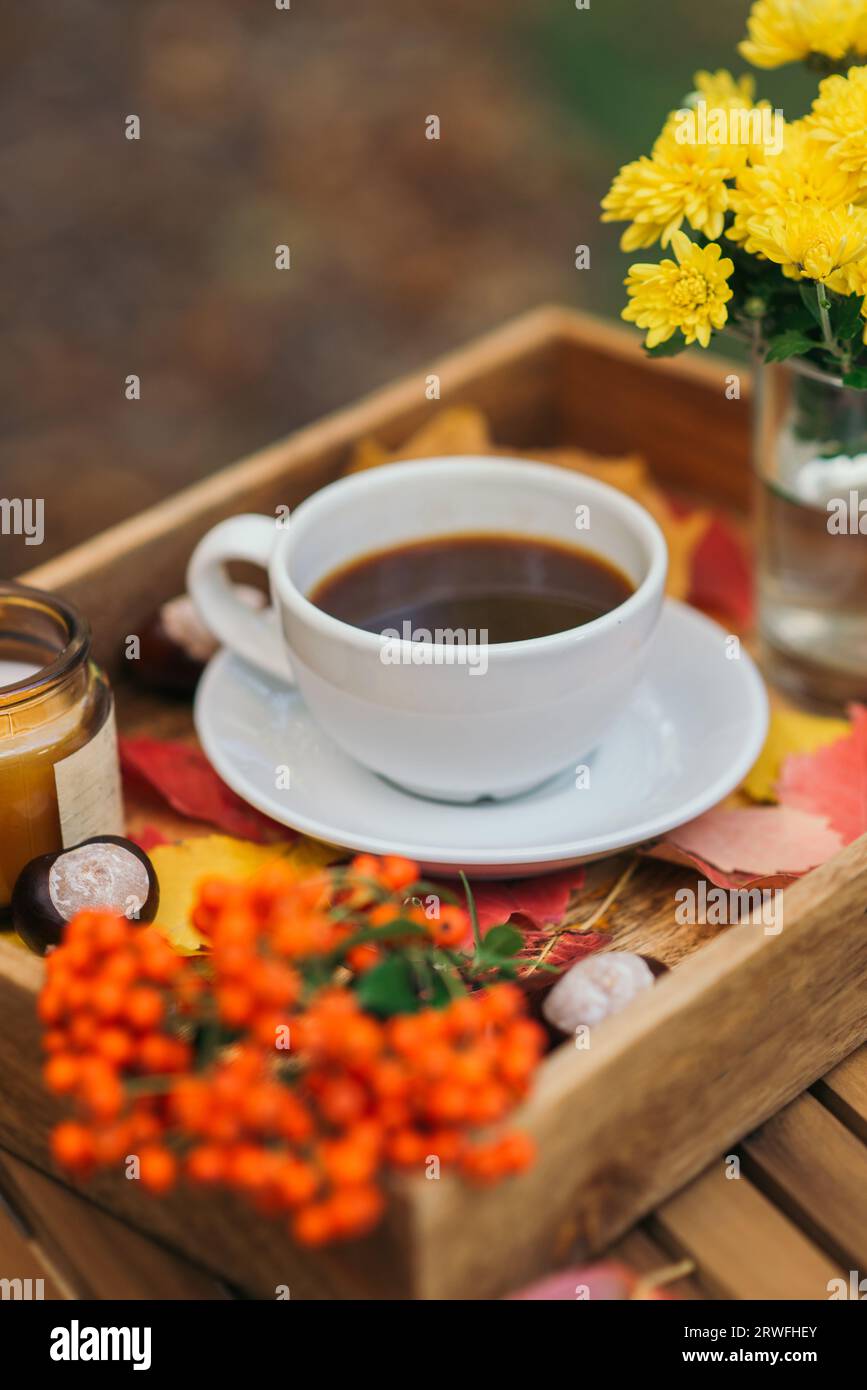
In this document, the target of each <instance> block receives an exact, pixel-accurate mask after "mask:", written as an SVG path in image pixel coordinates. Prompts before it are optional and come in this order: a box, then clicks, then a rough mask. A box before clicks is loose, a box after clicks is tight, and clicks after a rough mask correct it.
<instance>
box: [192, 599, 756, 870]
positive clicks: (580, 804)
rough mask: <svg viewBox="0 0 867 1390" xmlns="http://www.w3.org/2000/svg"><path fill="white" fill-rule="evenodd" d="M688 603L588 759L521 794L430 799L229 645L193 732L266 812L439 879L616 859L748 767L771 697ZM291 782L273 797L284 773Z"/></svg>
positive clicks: (669, 622) (699, 806)
mask: <svg viewBox="0 0 867 1390" xmlns="http://www.w3.org/2000/svg"><path fill="white" fill-rule="evenodd" d="M729 641H730V639H729V638H728V636H727V634H726V633H725V632H724V631H723V630H722V628H720V627H718V626H717V624H716V623H713V622H711V621H710V619H709V618H705V617H703V616H702V615H701V614H700V613H697V612H696V611H695V610H694V609H692V608H687V607H686V606H685V605H683V604H680V603H676V602H674V601H672V600H668V601H667V602H666V604H665V607H664V609H663V614H662V618H661V620H660V624H659V629H658V632H657V635H656V637H655V639H654V644H653V650H652V655H651V658H650V665H649V668H648V672H647V674H646V676H645V677H644V679H643V680H642V681H641V683H640V684H639V685H638V686H637V687H636V689H635V694H634V696H633V699H632V701H631V702H630V704H629V706H628V708H627V710H626V713H625V714H624V715H623V716H622V717H621V719H620V720H619V722H618V724H617V726H616V727H615V729H614V730H613V731H612V732H611V734H610V735H609V737H608V738H607V739H606V741H605V742H604V743H603V745H602V746H601V747H600V748H598V749H597V750H596V751H595V753H593V754H592V755H591V757H590V758H589V759H588V763H587V765H588V767H589V769H590V777H589V783H590V784H589V786H587V787H584V788H582V789H580V790H579V789H577V788H576V776H575V770H574V769H566V770H565V771H564V772H563V773H562V774H561V775H560V776H559V777H556V778H554V779H553V780H552V781H549V782H547V783H545V785H544V786H541V787H538V788H536V790H535V791H532V792H529V793H528V794H527V795H525V796H521V797H516V798H514V799H512V800H510V801H499V802H482V803H476V804H475V805H471V806H452V805H447V804H444V803H442V802H436V801H426V800H423V799H422V798H420V797H417V796H413V795H412V794H410V793H409V792H404V791H402V790H401V789H400V788H399V787H396V786H393V785H392V784H390V783H388V782H385V781H383V780H382V779H381V778H380V777H378V776H377V775H376V774H375V773H373V772H369V771H367V769H366V768H363V767H362V766H361V765H360V764H359V763H356V762H354V761H353V760H352V759H351V758H350V757H348V756H347V755H346V754H345V753H343V752H341V750H340V749H339V748H338V747H337V746H336V745H335V744H333V743H332V742H331V740H330V739H329V738H328V737H327V736H326V735H325V734H324V733H323V732H322V731H321V730H320V729H319V728H318V727H317V725H316V724H315V723H314V722H313V719H312V718H311V716H310V714H309V713H308V711H307V709H306V707H305V705H304V703H303V701H302V700H301V697H300V696H299V695H298V694H297V692H295V691H293V690H290V689H288V688H287V687H286V686H282V685H280V684H279V683H278V682H277V681H276V680H272V679H271V678H270V677H268V676H265V675H261V674H260V673H259V672H258V671H255V670H253V669H252V668H251V667H250V666H248V665H247V664H246V663H245V662H244V661H242V660H241V659H240V658H238V657H235V656H232V655H231V653H229V652H227V651H221V652H219V653H218V654H217V656H215V657H214V658H213V660H212V661H211V662H210V664H209V666H208V668H207V670H206V671H205V674H204V675H203V677H202V679H201V681H200V683H199V688H198V692H197V695H196V705H195V722H196V730H197V732H198V735H199V739H200V740H201V743H202V747H203V748H204V750H205V753H206V754H207V756H208V758H209V759H210V761H211V762H212V763H213V765H214V767H215V768H216V770H217V771H218V772H219V774H220V776H221V777H222V778H223V780H224V781H225V782H227V783H228V785H229V786H230V787H231V788H232V789H233V791H235V792H237V793H238V795H239V796H241V797H243V798H244V800H245V801H249V802H250V803H251V804H252V805H253V806H255V807H257V808H258V810H260V811H263V812H264V813H265V814H266V815H269V816H272V817H273V818H274V820H276V821H279V822H280V823H281V824H283V825H288V826H291V827H293V828H294V829H296V830H300V831H303V832H304V833H305V834H308V835H312V836H314V837H315V838H316V839H320V840H327V841H329V842H330V843H331V844H336V845H340V846H343V847H345V848H347V849H352V850H369V851H370V852H371V853H373V854H388V853H391V854H404V855H407V856H408V857H409V858H411V859H416V860H418V861H419V862H420V863H421V864H423V865H424V866H425V867H426V868H427V869H428V870H435V871H438V872H440V873H447V874H448V873H452V874H453V873H456V872H457V871H458V869H461V868H467V869H472V870H473V872H474V873H475V874H476V876H477V877H486V878H508V877H515V876H516V875H525V874H534V873H544V872H545V871H546V870H549V869H554V868H562V867H565V866H567V865H569V864H578V863H581V862H582V861H584V860H588V859H598V858H600V857H602V856H603V855H607V854H614V853H615V852H616V851H618V850H623V849H628V848H629V847H631V846H633V845H638V844H641V843H643V842H644V841H647V840H652V839H655V838H656V837H657V836H659V835H663V834H664V833H665V832H666V831H667V830H672V829H673V828H674V827H675V826H678V825H682V824H683V823H684V822H685V821H688V820H692V819H693V817H695V816H698V815H700V814H701V813H702V812H703V811H707V810H708V809H709V808H710V807H711V806H715V805H716V803H717V802H719V801H721V800H722V799H723V797H725V796H727V795H728V793H729V792H730V791H733V790H734V788H735V787H736V786H737V785H738V783H739V782H741V781H742V779H743V778H744V777H745V776H746V774H747V772H748V771H749V769H750V768H751V767H752V765H753V763H754V761H755V759H756V757H757V756H758V753H759V750H760V749H761V747H762V744H763V742H764V739H765V734H766V731H767V724H768V700H767V695H766V693H765V687H764V684H763V682H762V679H761V676H760V675H759V673H758V671H757V669H756V667H755V665H754V663H753V662H752V660H751V659H750V657H749V656H748V655H747V653H746V652H745V651H744V650H743V649H742V650H741V652H740V655H739V656H737V657H736V658H734V659H731V658H730V657H729V655H728V654H727V652H728V647H727V642H729ZM281 765H282V766H286V767H288V768H289V773H290V776H289V782H290V786H289V788H288V789H286V790H279V789H278V788H277V780H278V778H277V769H278V768H279V767H280V766H281Z"/></svg>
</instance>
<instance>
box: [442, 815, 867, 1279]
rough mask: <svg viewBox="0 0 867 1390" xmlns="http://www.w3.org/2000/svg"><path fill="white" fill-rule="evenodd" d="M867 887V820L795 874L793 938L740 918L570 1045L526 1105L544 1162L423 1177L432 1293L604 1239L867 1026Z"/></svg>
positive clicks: (807, 1081)
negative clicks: (503, 1178)
mask: <svg viewBox="0 0 867 1390" xmlns="http://www.w3.org/2000/svg"><path fill="white" fill-rule="evenodd" d="M865 901H867V836H862V838H861V839H860V840H858V841H857V842H856V843H855V844H853V845H851V846H849V848H848V849H846V850H844V851H843V852H842V853H841V854H839V855H837V856H836V858H835V859H834V860H832V861H830V862H829V863H827V864H825V865H824V866H823V867H822V868H820V869H816V870H814V872H813V873H811V874H810V875H809V876H808V877H806V878H804V879H802V880H801V881H800V882H799V883H798V884H796V885H794V886H793V887H792V888H790V889H788V890H787V893H786V902H785V926H784V929H783V931H782V933H781V934H780V935H779V936H776V937H771V936H764V935H761V934H760V931H761V929H760V928H755V927H730V928H729V929H728V930H727V931H726V932H725V934H724V935H723V936H721V937H719V938H718V939H717V940H716V941H714V942H711V943H710V944H709V945H707V946H705V947H704V948H703V949H702V950H701V951H698V952H696V953H695V954H693V955H691V956H690V957H688V958H687V959H686V960H685V961H684V962H683V963H682V964H681V965H680V966H678V967H677V968H676V969H675V970H674V971H673V972H672V973H671V974H670V975H669V976H667V977H665V978H664V979H663V980H661V981H660V982H659V983H658V984H657V985H656V986H655V987H654V989H653V990H651V991H649V992H648V993H647V994H646V995H644V996H642V997H641V998H640V999H639V1000H637V1001H636V1002H635V1003H634V1004H633V1005H632V1006H631V1007H630V1008H629V1010H628V1011H627V1012H626V1013H624V1014H623V1015H621V1016H620V1017H615V1018H614V1019H611V1020H609V1021H608V1023H606V1024H605V1025H603V1026H602V1028H601V1029H600V1030H599V1032H598V1034H597V1035H596V1036H595V1037H594V1038H593V1039H592V1040H591V1047H590V1048H589V1050H587V1051H578V1050H576V1049H574V1048H572V1047H571V1046H570V1045H568V1044H564V1046H563V1047H561V1048H560V1049H559V1050H558V1051H557V1052H555V1053H554V1054H553V1055H552V1057H551V1058H550V1059H549V1061H548V1063H547V1064H546V1066H545V1067H544V1068H543V1070H542V1073H541V1076H540V1080H539V1084H538V1085H537V1088H536V1090H535V1092H534V1094H533V1096H532V1098H531V1100H530V1102H529V1103H528V1105H527V1107H526V1110H525V1114H524V1117H523V1120H524V1125H525V1128H527V1129H528V1130H529V1131H530V1132H531V1133H532V1134H533V1136H534V1137H535V1139H536V1141H537V1143H538V1147H539V1158H538V1162H537V1164H536V1166H535V1167H534V1168H533V1169H532V1170H531V1171H530V1172H529V1173H527V1174H526V1175H524V1176H522V1177H521V1178H520V1179H517V1180H515V1181H513V1182H511V1183H508V1184H504V1185H503V1186H501V1187H498V1188H494V1189H493V1190H490V1191H485V1192H482V1193H477V1192H473V1191H471V1190H469V1189H467V1188H466V1187H465V1186H463V1185H461V1184H459V1183H457V1182H451V1181H443V1182H441V1183H428V1184H426V1185H425V1187H424V1188H423V1187H421V1186H420V1187H419V1190H418V1204H419V1209H418V1220H419V1223H420V1251H421V1256H422V1267H421V1269H420V1271H419V1276H418V1277H419V1291H420V1296H423V1297H428V1298H444V1297H449V1298H473V1297H490V1296H495V1295H497V1294H501V1293H503V1292H505V1291H507V1290H508V1289H513V1288H516V1287H518V1286H519V1285H521V1284H522V1283H524V1282H525V1281H526V1280H528V1279H530V1278H532V1277H534V1276H535V1275H538V1274H541V1273H543V1272H545V1271H547V1270H549V1269H550V1268H551V1267H552V1266H553V1265H555V1264H556V1263H557V1261H558V1260H561V1261H562V1258H563V1257H564V1255H565V1253H566V1251H567V1249H570V1248H571V1249H572V1251H573V1254H574V1252H575V1248H576V1246H577V1250H578V1254H579V1257H580V1256H582V1255H592V1254H594V1253H596V1252H598V1251H599V1250H601V1249H602V1248H604V1247H605V1246H606V1245H607V1244H609V1243H610V1242H611V1241H612V1240H614V1239H615V1238H616V1237H617V1236H618V1235H619V1234H620V1233H621V1232H623V1231H624V1230H626V1229H627V1228H628V1227H629V1226H631V1225H632V1224H633V1223H634V1222H635V1221H636V1220H638V1219H639V1218H640V1217H641V1216H643V1215H644V1214H645V1213H646V1212H648V1211H650V1210H651V1209H652V1208H653V1207H654V1206H656V1205H657V1204H658V1203H659V1202H661V1201H662V1200H663V1199H664V1198H665V1197H667V1196H669V1195H670V1194H671V1193H673V1192H675V1191H677V1190H678V1189H679V1188H680V1187H682V1186H683V1184H684V1183H685V1182H687V1181H688V1180H689V1179H690V1178H692V1177H693V1176H694V1175H695V1174H697V1173H698V1172H699V1171H700V1170H701V1169H702V1168H704V1167H705V1166H706V1165H707V1164H708V1163H710V1162H711V1161H712V1160H714V1159H717V1158H718V1157H719V1155H720V1154H722V1153H726V1152H728V1151H729V1146H731V1145H732V1144H734V1143H735V1142H736V1141H737V1140H738V1139H740V1138H741V1137H742V1136H743V1135H745V1134H747V1133H748V1132H749V1131H750V1130H752V1129H754V1128H755V1127H756V1126H757V1125H758V1124H760V1123H762V1122H763V1121H764V1120H766V1119H767V1118H768V1117H769V1116H770V1115H772V1114H774V1113H775V1112H776V1111H777V1110H779V1108H780V1107H781V1106H782V1105H784V1104H785V1103H786V1102H787V1101H789V1100H791V1099H792V1098H793V1097H794V1096H796V1095H798V1094H799V1093H800V1092H801V1091H803V1090H804V1088H805V1087H807V1086H809V1085H811V1084H812V1083H813V1082H814V1081H815V1080H816V1079H817V1078H818V1077H820V1076H821V1075H823V1073H825V1072H826V1071H827V1070H828V1069H829V1068H830V1067H831V1066H833V1065H834V1063H835V1062H837V1061H839V1060H840V1059H841V1058H843V1057H845V1056H847V1055H848V1054H849V1053H850V1052H851V1051H852V1050H853V1049H854V1048H855V1047H857V1046H858V1045H859V1044H860V1043H861V1042H863V1041H864V1039H865V1037H867V991H865V979H867V931H865V929H864V903H865ZM685 930H688V928H686V929H685ZM816 1297H817V1298H818V1297H827V1293H826V1291H825V1290H824V1289H821V1290H817V1291H816Z"/></svg>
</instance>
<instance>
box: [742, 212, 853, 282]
mask: <svg viewBox="0 0 867 1390" xmlns="http://www.w3.org/2000/svg"><path fill="white" fill-rule="evenodd" d="M747 227H748V232H749V237H750V240H751V242H752V244H753V246H754V247H755V249H756V250H757V251H758V252H759V253H760V254H761V255H763V256H767V258H768V260H769V261H774V262H775V263H776V264H777V265H779V266H781V267H782V271H783V274H784V275H786V276H788V278H789V279H790V280H819V281H821V283H822V284H823V285H828V286H829V287H830V288H831V289H839V290H841V292H842V293H844V294H845V293H847V291H846V289H845V285H844V281H845V277H844V276H842V275H841V274H840V272H841V271H843V270H844V269H845V267H846V266H848V265H851V264H852V263H853V262H855V261H859V260H861V259H862V257H864V256H865V255H867V209H864V208H856V207H852V206H849V207H842V208H829V209H824V208H821V207H814V206H808V207H788V208H783V209H782V210H780V211H776V212H771V213H769V214H767V215H766V216H765V217H754V218H752V219H751V220H750V221H749V222H748V224H747Z"/></svg>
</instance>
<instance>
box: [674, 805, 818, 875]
mask: <svg viewBox="0 0 867 1390" xmlns="http://www.w3.org/2000/svg"><path fill="white" fill-rule="evenodd" d="M842 844H843V841H842V839H841V838H840V835H839V834H838V833H837V831H836V830H834V829H832V828H831V826H830V825H829V824H828V821H827V820H826V819H824V818H823V817H821V816H817V815H809V814H808V813H807V812H805V811H800V810H792V809H791V808H790V807H788V806H744V807H737V808H735V809H733V810H730V809H728V808H725V807H716V808H715V809H714V810H713V811H707V812H705V814H704V815H703V816H698V817H697V818H696V819H695V820H692V821H689V822H688V823H687V824H686V825H682V826H680V827H679V828H678V829H677V830H672V831H670V833H669V834H668V835H666V836H665V838H664V839H663V840H661V841H660V842H659V844H657V845H655V846H654V848H653V849H652V850H650V851H649V853H650V855H651V856H652V857H653V858H655V859H666V860H669V861H670V862H671V863H673V864H687V865H691V866H693V867H695V868H697V869H699V870H700V872H701V873H702V874H704V876H705V877H706V878H708V879H710V881H711V883H715V884H716V885H717V887H719V888H750V887H758V886H765V887H771V886H776V887H781V886H783V885H784V884H785V883H787V882H789V881H790V880H791V879H793V878H798V877H799V876H800V875H801V874H805V873H807V872H808V871H809V870H810V869H814V868H815V867H816V865H817V864H824V862H825V860H826V859H830V858H831V856H832V855H833V854H836V853H837V851H838V850H839V849H841V848H842Z"/></svg>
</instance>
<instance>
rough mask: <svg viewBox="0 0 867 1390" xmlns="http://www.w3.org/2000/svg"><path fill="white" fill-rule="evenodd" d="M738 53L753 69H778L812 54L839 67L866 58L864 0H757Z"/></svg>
mask: <svg viewBox="0 0 867 1390" xmlns="http://www.w3.org/2000/svg"><path fill="white" fill-rule="evenodd" d="M747 33H748V35H749V37H748V38H746V39H744V40H743V42H742V43H740V44H739V45H738V48H739V51H740V52H741V53H742V54H743V56H744V57H745V58H746V59H747V61H748V62H750V63H752V64H753V65H754V66H755V67H757V68H779V67H782V66H783V64H784V63H796V62H799V61H800V60H801V59H803V58H807V57H809V55H810V54H811V53H821V54H823V55H824V56H825V57H826V58H832V59H834V61H835V62H839V60H840V59H841V58H845V56H846V54H847V53H858V54H861V53H867V23H865V15H864V4H863V0H756V3H755V4H754V5H753V8H752V10H751V11H750V16H749V19H748V20H747Z"/></svg>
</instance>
